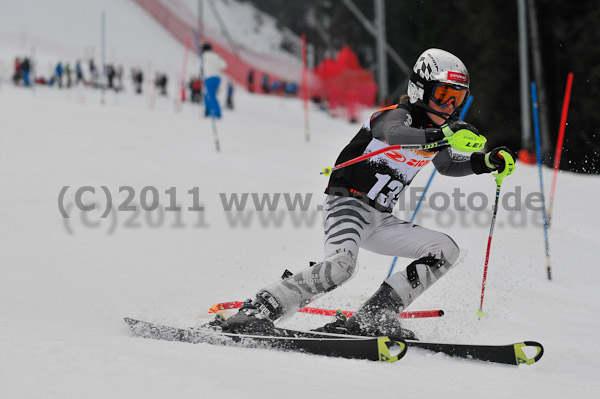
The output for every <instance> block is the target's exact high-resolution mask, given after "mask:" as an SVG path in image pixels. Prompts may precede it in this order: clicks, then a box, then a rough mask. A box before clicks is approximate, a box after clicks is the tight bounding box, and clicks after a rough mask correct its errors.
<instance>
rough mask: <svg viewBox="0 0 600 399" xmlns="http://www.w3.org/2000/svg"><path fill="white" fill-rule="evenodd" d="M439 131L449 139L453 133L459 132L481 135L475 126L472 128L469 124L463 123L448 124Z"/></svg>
mask: <svg viewBox="0 0 600 399" xmlns="http://www.w3.org/2000/svg"><path fill="white" fill-rule="evenodd" d="M441 129H442V133H444V136H445V137H450V136H452V135H453V134H454V133H456V132H458V131H460V130H468V131H470V132H473V133H475V134H476V135H478V136H481V134H480V133H479V130H477V128H476V127H475V126H473V125H471V124H470V123H467V122H465V121H454V122H450V123H448V124H446V125H442V127H441Z"/></svg>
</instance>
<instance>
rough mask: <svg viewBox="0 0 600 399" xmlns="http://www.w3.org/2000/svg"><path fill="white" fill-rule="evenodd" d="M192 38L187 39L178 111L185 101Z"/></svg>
mask: <svg viewBox="0 0 600 399" xmlns="http://www.w3.org/2000/svg"><path fill="white" fill-rule="evenodd" d="M191 44H192V43H191V40H190V39H189V38H187V39H185V52H184V53H183V71H182V72H181V82H180V83H181V86H180V88H179V90H180V91H179V101H177V112H180V111H181V108H182V106H183V103H184V101H185V80H186V76H187V64H188V61H187V60H188V54H189V52H190V46H191Z"/></svg>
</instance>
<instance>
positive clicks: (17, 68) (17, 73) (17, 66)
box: [13, 57, 23, 85]
mask: <svg viewBox="0 0 600 399" xmlns="http://www.w3.org/2000/svg"><path fill="white" fill-rule="evenodd" d="M22 77H23V70H22V69H21V60H20V59H19V57H17V58H15V73H14V74H13V83H14V84H15V85H18V84H19V82H20V81H21V78H22Z"/></svg>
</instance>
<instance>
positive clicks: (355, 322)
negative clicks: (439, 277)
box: [315, 283, 416, 339]
mask: <svg viewBox="0 0 600 399" xmlns="http://www.w3.org/2000/svg"><path fill="white" fill-rule="evenodd" d="M403 308H404V305H403V304H402V300H401V299H400V297H399V296H398V294H396V292H395V291H394V289H393V288H392V287H391V286H390V285H389V284H387V283H383V284H382V285H381V287H379V289H378V290H377V292H375V294H373V296H372V297H371V298H369V299H368V300H367V301H366V302H365V303H364V304H363V305H362V306H361V307H360V309H359V310H358V311H357V312H356V313H354V314H353V315H352V316H351V317H349V318H346V315H344V314H343V313H342V312H340V311H338V312H336V316H335V317H336V319H335V320H334V321H333V322H331V323H328V324H326V325H324V326H323V327H321V328H318V329H316V330H315V331H319V332H328V333H335V334H350V335H362V336H374V337H377V336H390V337H400V338H404V339H416V338H415V334H414V333H413V332H412V331H410V330H408V329H405V328H402V327H401V326H400V320H399V319H398V317H396V316H397V315H398V314H400V313H401V311H402V309H403Z"/></svg>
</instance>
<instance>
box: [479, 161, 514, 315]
mask: <svg viewBox="0 0 600 399" xmlns="http://www.w3.org/2000/svg"><path fill="white" fill-rule="evenodd" d="M498 154H499V155H500V156H501V157H502V158H504V159H505V160H507V164H506V166H505V167H504V170H503V171H502V172H501V173H496V175H495V176H494V178H495V179H496V199H495V200H494V212H493V214H492V224H491V225H490V234H489V236H488V243H487V249H486V251H485V265H484V266H483V281H482V282H481V302H480V303H479V310H478V311H477V317H479V319H481V318H482V317H483V316H484V315H485V314H484V312H483V296H484V294H485V284H486V282H487V272H488V264H489V261H490V250H491V248H492V235H493V234H494V225H495V224H496V215H497V214H498V204H499V202H500V187H501V186H502V181H503V180H504V178H505V177H506V176H508V175H510V174H511V173H512V172H514V170H515V160H514V159H513V158H512V157H511V156H510V154H508V153H507V152H506V151H504V150H501V151H500V152H499V153H498Z"/></svg>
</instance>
